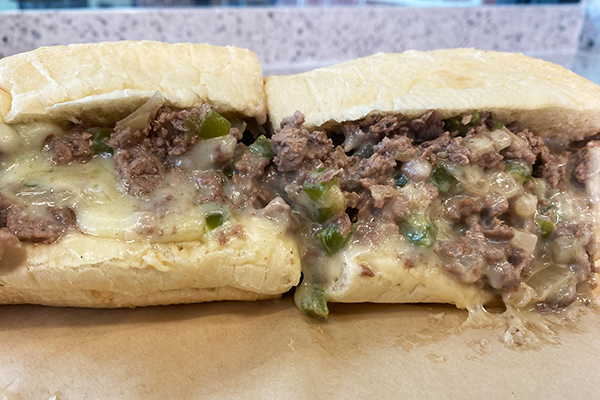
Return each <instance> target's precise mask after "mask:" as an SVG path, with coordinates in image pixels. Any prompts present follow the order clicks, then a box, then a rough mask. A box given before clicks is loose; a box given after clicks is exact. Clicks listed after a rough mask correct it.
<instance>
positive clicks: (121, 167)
mask: <svg viewBox="0 0 600 400" xmlns="http://www.w3.org/2000/svg"><path fill="white" fill-rule="evenodd" d="M115 168H116V170H117V171H118V172H119V174H120V175H121V177H122V179H123V182H124V183H125V185H126V187H127V189H128V190H129V192H130V193H131V194H133V195H136V196H144V195H148V194H150V193H151V192H152V191H153V190H154V189H156V188H157V187H158V186H159V185H160V183H161V181H162V179H163V175H164V173H165V166H164V164H163V163H162V162H161V160H160V159H159V158H158V157H156V156H154V155H152V154H150V153H149V152H147V151H145V150H144V149H143V148H142V147H140V146H136V147H133V148H129V149H123V150H120V151H119V152H117V153H116V154H115Z"/></svg>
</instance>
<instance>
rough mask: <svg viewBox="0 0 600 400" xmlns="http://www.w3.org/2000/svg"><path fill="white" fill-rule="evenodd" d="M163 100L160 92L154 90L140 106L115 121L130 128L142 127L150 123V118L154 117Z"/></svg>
mask: <svg viewBox="0 0 600 400" xmlns="http://www.w3.org/2000/svg"><path fill="white" fill-rule="evenodd" d="M164 102H165V101H164V99H163V97H162V95H161V94H160V92H156V93H155V94H154V96H152V97H150V99H149V100H148V101H147V102H145V103H144V104H143V105H142V106H141V107H140V108H138V109H137V110H135V111H134V112H133V113H131V114H129V115H128V116H127V117H125V118H123V119H122V120H120V121H119V122H117V124H118V125H120V126H123V127H128V128H131V129H137V130H139V129H144V128H145V127H146V126H147V125H148V124H149V123H150V121H151V119H152V118H154V116H155V115H156V112H157V111H158V109H159V108H160V107H161V106H162V105H163V104H164Z"/></svg>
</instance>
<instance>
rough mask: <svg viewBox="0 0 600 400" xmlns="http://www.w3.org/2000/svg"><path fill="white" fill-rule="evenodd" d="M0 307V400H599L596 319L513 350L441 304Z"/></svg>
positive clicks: (287, 301) (599, 328) (599, 320)
mask: <svg viewBox="0 0 600 400" xmlns="http://www.w3.org/2000/svg"><path fill="white" fill-rule="evenodd" d="M331 311H332V315H331V317H330V319H329V320H328V321H318V320H312V319H309V318H307V317H305V316H304V315H303V314H302V313H301V312H300V311H298V310H297V309H296V308H295V306H294V304H293V300H292V299H291V298H290V297H289V296H286V297H284V298H283V299H280V300H272V301H264V302H255V303H244V302H223V303H210V304H197V305H180V306H169V307H151V308H139V309H122V310H94V309H74V308H71V309H70V308H50V307H40V306H1V307H0V399H3V398H5V399H197V398H213V399H256V398H261V399H349V398H377V399H402V398H409V399H430V398H443V399H512V398H515V399H598V398H600V390H599V388H598V386H599V382H600V377H599V374H598V371H599V368H600V360H599V356H600V339H599V337H598V332H600V315H598V314H597V313H593V312H592V313H589V314H587V315H584V316H583V317H582V318H581V319H580V320H579V322H578V324H577V328H576V329H574V328H572V329H563V330H562V331H561V332H559V335H558V341H559V342H560V343H559V344H545V345H543V346H541V348H538V349H535V350H511V349H507V348H506V347H505V346H504V345H503V344H502V343H501V336H502V332H503V331H502V330H500V329H497V330H489V329H472V328H467V329H461V328H460V327H461V324H462V323H463V322H464V321H465V319H466V317H467V313H466V312H465V311H460V310H457V309H455V308H453V307H450V306H439V305H376V304H358V305H351V304H350V305H332V306H331Z"/></svg>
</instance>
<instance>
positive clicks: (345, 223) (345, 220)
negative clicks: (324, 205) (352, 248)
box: [332, 212, 352, 236]
mask: <svg viewBox="0 0 600 400" xmlns="http://www.w3.org/2000/svg"><path fill="white" fill-rule="evenodd" d="M332 221H333V223H334V224H337V226H338V227H339V229H340V233H341V234H342V236H348V235H349V234H350V232H351V231H352V222H351V221H350V217H348V214H346V213H345V212H343V213H339V214H337V215H336V216H334V217H333V218H332Z"/></svg>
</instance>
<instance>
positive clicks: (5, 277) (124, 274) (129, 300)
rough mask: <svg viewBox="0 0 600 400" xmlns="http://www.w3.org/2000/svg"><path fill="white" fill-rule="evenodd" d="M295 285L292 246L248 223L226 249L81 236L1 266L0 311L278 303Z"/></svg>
mask: <svg viewBox="0 0 600 400" xmlns="http://www.w3.org/2000/svg"><path fill="white" fill-rule="evenodd" d="M299 279H300V259H299V255H298V250H297V247H296V244H295V242H294V241H293V240H292V239H291V238H289V237H287V236H286V235H284V234H282V233H281V232H280V230H279V229H278V228H277V226H275V225H274V223H273V222H270V221H267V220H264V219H261V220H258V219H253V220H251V221H248V223H247V224H244V235H243V237H235V236H234V237H232V238H231V240H228V241H227V243H224V244H223V243H222V241H221V242H219V241H218V240H211V239H210V238H207V240H206V241H204V242H199V241H197V242H180V243H149V242H146V241H144V242H140V241H138V242H129V243H128V242H124V241H119V240H115V239H109V238H100V237H94V236H89V235H83V234H79V233H74V234H70V235H68V236H66V237H63V238H62V239H61V240H60V241H58V242H56V243H53V244H24V245H23V246H22V247H21V248H16V249H15V248H13V249H10V250H8V251H7V252H6V253H5V254H4V256H3V257H2V259H1V260H0V304H25V303H34V304H44V305H51V306H77V307H135V306H149V305H166V304H178V303H198V302H204V301H214V300H257V299H264V298H271V297H277V296H279V295H281V294H282V293H285V292H287V291H288V290H290V289H291V288H292V287H293V286H294V285H296V284H297V283H298V281H299Z"/></svg>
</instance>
